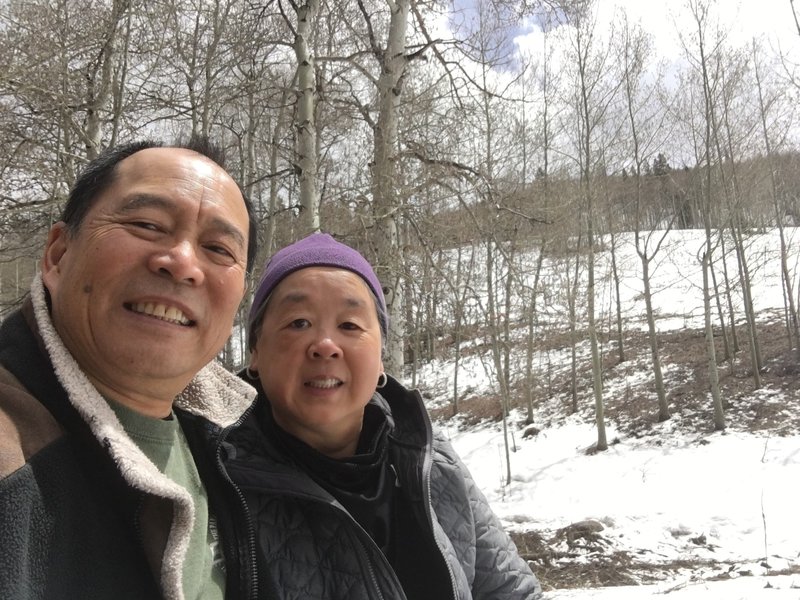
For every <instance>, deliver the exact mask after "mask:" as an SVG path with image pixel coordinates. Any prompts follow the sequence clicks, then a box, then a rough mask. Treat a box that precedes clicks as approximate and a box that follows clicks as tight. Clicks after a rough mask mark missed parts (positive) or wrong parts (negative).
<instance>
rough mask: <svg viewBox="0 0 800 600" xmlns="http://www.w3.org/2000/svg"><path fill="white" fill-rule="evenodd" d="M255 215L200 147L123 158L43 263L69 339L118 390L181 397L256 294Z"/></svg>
mask: <svg viewBox="0 0 800 600" xmlns="http://www.w3.org/2000/svg"><path fill="white" fill-rule="evenodd" d="M247 234H248V215H247V209H246V208H245V204H244V200H243V198H242V195H241V193H240V192H239V189H238V187H237V186H236V184H235V183H234V181H233V180H232V179H231V178H230V177H229V176H228V174H227V173H225V171H224V170H222V169H221V168H220V167H219V166H217V165H216V164H215V163H213V162H212V161H210V160H208V159H207V158H205V157H203V156H201V155H200V154H197V153H195V152H192V151H190V150H184V149H177V148H149V149H146V150H141V151H139V152H137V153H135V154H133V155H132V156H130V157H128V158H126V159H125V160H123V161H121V162H120V163H119V164H118V165H117V171H116V174H115V178H114V181H113V182H112V184H111V186H110V187H109V188H108V189H107V190H106V191H105V192H104V193H103V194H101V195H100V196H99V197H98V198H97V199H96V201H95V203H94V205H93V206H92V208H91V209H90V210H89V212H88V213H87V215H86V217H85V219H84V221H83V223H82V224H81V225H80V229H79V231H78V232H77V233H76V234H75V235H74V236H72V235H70V234H69V233H68V232H67V230H66V228H65V226H64V224H63V223H58V224H56V225H54V226H53V228H52V230H51V232H50V236H49V238H48V242H47V247H46V249H45V254H44V257H43V259H42V277H43V280H44V283H45V285H46V286H47V288H48V290H49V291H50V294H51V298H52V317H53V322H54V324H55V327H56V330H57V331H58V333H59V335H60V336H61V338H62V340H63V341H64V344H65V345H66V347H67V348H68V349H69V351H70V352H71V353H72V355H73V356H74V357H75V359H76V360H77V362H78V364H79V365H80V367H81V369H82V370H83V371H84V372H85V373H86V374H87V376H88V377H89V379H90V380H91V381H92V382H93V383H94V384H95V385H96V386H97V387H98V389H99V390H100V391H101V392H103V393H105V394H107V395H110V397H112V398H113V397H118V398H119V397H121V398H126V397H131V395H137V394H138V395H141V396H142V397H144V398H147V397H151V398H157V397H158V398H161V399H167V398H165V396H167V397H168V399H169V400H170V401H171V400H172V396H174V395H175V394H177V393H179V392H180V390H182V389H183V388H184V387H185V386H186V385H187V384H188V382H189V381H190V380H191V379H192V378H193V377H194V375H195V374H196V373H197V372H198V371H199V370H200V369H201V368H202V367H203V366H204V365H206V364H207V363H208V362H209V361H210V360H212V358H213V357H214V356H215V355H216V354H217V353H218V352H219V351H220V349H221V348H222V346H223V345H224V343H225V341H226V340H227V338H228V336H229V335H230V333H231V327H232V324H233V319H234V316H235V313H236V310H237V308H238V306H239V303H240V302H241V300H242V297H243V295H244V288H245V267H246V262H247Z"/></svg>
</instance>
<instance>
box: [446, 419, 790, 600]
mask: <svg viewBox="0 0 800 600" xmlns="http://www.w3.org/2000/svg"><path fill="white" fill-rule="evenodd" d="M662 427H664V429H665V430H664V432H663V436H661V437H653V438H647V439H646V440H625V439H622V440H620V441H619V443H617V444H612V445H611V447H610V448H609V449H608V451H606V452H603V453H598V454H593V455H588V454H586V452H585V449H586V448H587V447H588V446H590V445H591V444H592V442H593V441H594V440H595V437H596V434H595V432H594V428H593V427H592V425H591V424H586V423H580V422H578V421H577V420H572V421H571V422H569V423H567V424H565V425H563V426H559V427H555V428H551V429H547V430H546V431H542V432H541V433H539V435H538V436H536V437H533V438H528V439H520V437H519V435H517V437H516V440H515V441H516V447H517V451H516V452H514V453H513V454H512V455H511V470H512V482H511V484H510V485H508V486H505V485H504V479H505V473H506V469H505V459H504V450H503V438H502V431H501V430H500V429H499V428H498V427H496V426H484V427H482V428H479V429H473V430H468V431H463V432H457V431H453V432H452V434H453V437H452V441H453V443H454V445H455V447H456V450H457V451H458V452H459V454H460V455H461V456H462V458H464V460H465V462H466V463H467V465H468V466H469V468H470V470H471V472H472V474H473V476H474V477H475V480H476V481H477V482H478V484H479V486H480V487H481V488H482V489H483V491H484V493H485V494H486V495H487V497H488V498H489V500H490V502H491V504H492V507H493V508H494V510H495V512H496V513H497V514H498V516H499V517H500V518H501V519H502V520H503V522H504V523H505V524H506V526H507V527H509V528H515V529H520V528H523V529H524V528H528V529H530V528H533V529H536V530H538V531H539V532H540V533H541V532H549V533H550V534H551V535H555V533H556V531H557V530H558V529H560V528H563V527H566V526H567V525H570V524H571V523H576V522H578V521H583V520H586V519H593V520H596V521H598V522H599V523H600V524H602V526H603V527H604V529H603V530H602V531H601V532H600V534H599V536H600V541H599V542H598V544H599V545H600V546H601V550H600V551H608V550H609V549H615V550H624V551H627V552H629V553H631V554H634V555H636V556H637V560H640V561H643V562H652V563H655V564H658V563H669V562H672V561H677V560H680V559H688V560H691V561H705V560H711V561H716V562H718V563H721V566H715V567H708V568H705V569H701V570H698V571H695V572H686V573H682V574H680V575H673V576H669V575H668V574H666V573H665V577H666V580H665V581H664V582H663V583H660V584H658V585H655V586H652V585H651V586H640V587H635V588H633V589H629V588H624V590H623V589H620V588H614V590H613V591H610V590H605V591H602V592H601V591H599V590H597V591H595V590H593V591H592V592H591V595H589V592H588V591H587V590H582V591H581V592H580V593H578V592H575V591H570V592H567V591H563V592H550V593H548V594H547V596H546V597H547V598H598V599H600V598H602V599H605V598H608V599H610V598H620V599H621V598H625V599H630V600H638V599H640V598H650V597H654V596H656V595H658V594H663V593H666V592H670V597H671V598H679V599H681V600H689V599H700V598H702V599H704V600H710V599H712V598H720V599H722V598H724V599H725V600H734V599H736V598H747V599H748V600H755V599H757V598H758V599H761V598H784V597H785V598H794V599H795V600H800V575H794V576H778V577H768V575H769V574H770V572H774V571H779V570H781V569H785V568H787V567H788V566H789V565H791V564H795V565H796V564H798V563H800V515H798V505H799V504H800V436H788V437H769V436H766V435H763V436H756V435H750V434H743V433H731V434H727V433H715V434H710V435H706V436H702V437H701V436H688V435H685V434H683V435H682V434H675V433H673V432H670V431H669V427H670V423H669V422H667V423H665V424H663V425H662ZM609 434H610V435H609V439H611V438H612V437H613V432H612V431H609ZM656 440H661V441H663V443H662V445H661V446H656V445H654V442H655V441H656ZM564 549H565V550H566V549H567V548H566V545H564ZM765 557H766V560H765ZM587 558H588V557H587ZM767 565H768V566H767ZM714 576H722V577H731V578H732V579H731V580H728V581H717V582H711V581H707V579H709V578H710V577H714ZM767 582H769V584H770V586H771V587H770V588H766V587H765V586H766V585H767ZM779 591H780V592H781V593H783V594H784V595H780V594H779V593H778V592H779Z"/></svg>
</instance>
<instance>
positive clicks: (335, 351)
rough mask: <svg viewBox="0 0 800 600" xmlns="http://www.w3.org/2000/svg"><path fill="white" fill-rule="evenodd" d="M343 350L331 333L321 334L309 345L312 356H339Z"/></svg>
mask: <svg viewBox="0 0 800 600" xmlns="http://www.w3.org/2000/svg"><path fill="white" fill-rule="evenodd" d="M341 353H342V350H341V348H339V345H338V344H337V343H336V342H334V341H333V339H332V338H331V337H330V336H329V335H323V336H320V337H319V339H317V340H315V341H314V342H313V343H311V344H310V345H309V346H308V355H309V357H310V358H339V357H340V356H341Z"/></svg>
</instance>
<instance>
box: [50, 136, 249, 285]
mask: <svg viewBox="0 0 800 600" xmlns="http://www.w3.org/2000/svg"><path fill="white" fill-rule="evenodd" d="M148 148H181V149H184V150H191V151H193V152H197V153H198V154H201V155H202V156H205V157H206V158H208V159H209V160H211V161H212V162H214V163H216V164H217V165H218V166H219V167H220V168H222V169H225V156H224V153H223V152H222V150H221V149H220V148H219V147H218V146H216V145H215V144H213V143H212V142H210V141H209V140H208V138H205V137H192V138H190V139H189V141H188V142H183V141H178V142H176V143H175V144H172V145H167V144H164V143H163V142H159V141H156V140H142V141H138V142H131V143H128V144H123V145H120V146H116V147H114V148H109V149H107V150H105V151H104V152H102V153H101V154H100V155H99V156H98V157H97V158H95V159H94V160H93V161H91V162H90V163H88V164H87V165H86V166H85V167H84V169H83V170H82V171H81V173H80V175H79V176H78V179H77V180H76V181H75V184H74V185H73V186H72V189H71V190H70V192H69V197H68V198H67V203H66V205H65V206H64V211H63V212H62V213H61V220H62V221H63V222H64V223H65V224H66V226H67V231H68V232H69V233H70V235H75V234H76V233H77V232H78V230H79V229H80V227H81V224H82V223H83V219H84V218H85V217H86V214H87V213H88V212H89V210H90V209H91V208H92V206H93V205H94V203H95V202H96V201H97V199H98V198H99V197H100V195H101V194H102V193H103V192H105V191H106V190H107V189H108V188H109V187H111V184H112V183H113V182H114V178H115V177H116V174H117V165H119V163H121V162H122V161H123V160H125V159H126V158H128V157H129V156H132V155H134V154H136V153H137V152H139V151H141V150H146V149H148ZM225 170H226V169H225ZM226 172H227V170H226ZM229 174H230V173H229ZM234 182H235V183H236V187H237V188H239V192H240V193H241V194H242V198H243V199H244V206H245V208H246V209H247V218H248V221H249V228H248V229H249V231H248V236H247V273H248V274H249V273H250V272H251V271H252V269H253V263H254V262H255V258H256V250H257V247H258V245H257V244H258V239H257V233H256V217H255V212H254V211H253V204H252V202H250V199H249V198H248V197H247V195H246V194H245V193H244V190H243V189H242V186H241V185H240V184H239V182H238V181H236V180H235V179H234Z"/></svg>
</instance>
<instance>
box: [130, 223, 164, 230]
mask: <svg viewBox="0 0 800 600" xmlns="http://www.w3.org/2000/svg"><path fill="white" fill-rule="evenodd" d="M131 225H133V226H134V227H138V228H139V229H147V230H149V231H160V228H159V227H158V225H156V224H155V223H150V222H149V221H133V222H132V223H131Z"/></svg>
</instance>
